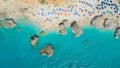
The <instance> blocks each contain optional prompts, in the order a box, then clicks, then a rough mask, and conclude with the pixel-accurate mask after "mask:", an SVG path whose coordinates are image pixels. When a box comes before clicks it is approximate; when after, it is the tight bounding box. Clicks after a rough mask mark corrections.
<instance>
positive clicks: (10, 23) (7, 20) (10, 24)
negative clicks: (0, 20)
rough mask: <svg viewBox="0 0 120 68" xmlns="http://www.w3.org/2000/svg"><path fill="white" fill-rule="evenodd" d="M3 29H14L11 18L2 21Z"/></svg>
mask: <svg viewBox="0 0 120 68" xmlns="http://www.w3.org/2000/svg"><path fill="white" fill-rule="evenodd" d="M4 26H5V28H14V27H15V26H16V22H15V21H14V19H12V18H6V19H5V21H4Z"/></svg>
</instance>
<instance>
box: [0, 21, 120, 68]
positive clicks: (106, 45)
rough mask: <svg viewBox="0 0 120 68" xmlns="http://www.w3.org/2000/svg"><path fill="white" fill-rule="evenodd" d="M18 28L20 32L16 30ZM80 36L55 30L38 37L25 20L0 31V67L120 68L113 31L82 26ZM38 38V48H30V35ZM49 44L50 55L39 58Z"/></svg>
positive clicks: (118, 47)
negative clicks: (42, 50) (50, 48)
mask: <svg viewBox="0 0 120 68" xmlns="http://www.w3.org/2000/svg"><path fill="white" fill-rule="evenodd" d="M17 28H21V31H17ZM82 29H83V32H84V33H83V35H81V36H80V37H78V38H75V37H74V35H73V33H72V32H71V29H70V28H68V29H67V31H68V34H66V35H60V34H58V31H52V32H48V33H47V34H46V35H45V36H40V28H38V27H36V26H35V25H33V24H32V23H29V24H25V21H23V22H18V24H17V26H16V27H15V28H13V29H5V28H4V27H2V28H0V68H120V39H115V38H114V32H113V31H109V30H100V29H96V28H94V27H92V26H90V27H83V28H82ZM34 34H37V35H39V36H40V39H39V42H38V45H37V47H36V48H33V47H32V46H31V45H30V36H31V35H34ZM48 43H50V44H52V45H53V47H54V52H55V53H54V55H53V56H52V57H50V58H48V57H47V56H42V55H40V53H39V52H40V50H41V49H42V48H43V47H44V46H45V45H46V44H48Z"/></svg>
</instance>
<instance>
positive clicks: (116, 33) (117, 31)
mask: <svg viewBox="0 0 120 68" xmlns="http://www.w3.org/2000/svg"><path fill="white" fill-rule="evenodd" d="M119 34H120V27H118V28H117V29H116V30H115V33H114V37H115V38H116V39H118V38H119Z"/></svg>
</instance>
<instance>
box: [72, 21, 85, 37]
mask: <svg viewBox="0 0 120 68" xmlns="http://www.w3.org/2000/svg"><path fill="white" fill-rule="evenodd" d="M70 27H71V29H72V32H73V33H74V34H75V37H79V36H80V35H81V34H82V33H83V32H82V30H81V29H80V27H79V26H78V24H77V22H76V21H73V22H72V23H71V25H70Z"/></svg>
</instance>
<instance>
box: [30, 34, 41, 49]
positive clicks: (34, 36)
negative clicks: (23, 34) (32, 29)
mask: <svg viewBox="0 0 120 68" xmlns="http://www.w3.org/2000/svg"><path fill="white" fill-rule="evenodd" d="M38 39H39V36H38V35H33V36H31V45H32V46H33V47H36V45H37V42H38Z"/></svg>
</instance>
